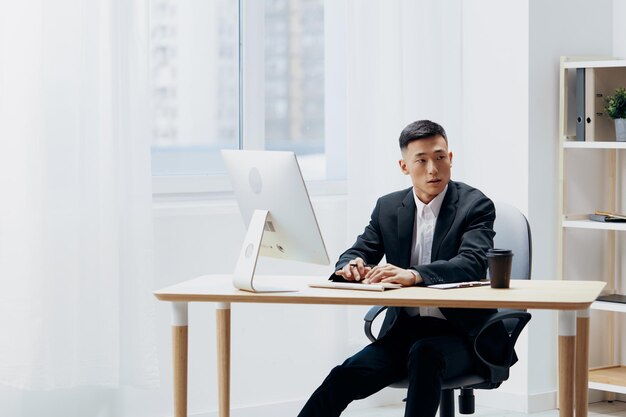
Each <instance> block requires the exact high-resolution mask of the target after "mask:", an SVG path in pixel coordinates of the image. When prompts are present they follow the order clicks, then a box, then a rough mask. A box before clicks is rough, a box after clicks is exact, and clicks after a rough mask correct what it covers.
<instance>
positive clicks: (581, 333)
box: [574, 309, 589, 417]
mask: <svg viewBox="0 0 626 417" xmlns="http://www.w3.org/2000/svg"><path fill="white" fill-rule="evenodd" d="M575 378H576V382H575V384H574V386H575V390H576V417H587V412H588V409H589V309H586V310H579V311H578V313H577V317H576V376H575Z"/></svg>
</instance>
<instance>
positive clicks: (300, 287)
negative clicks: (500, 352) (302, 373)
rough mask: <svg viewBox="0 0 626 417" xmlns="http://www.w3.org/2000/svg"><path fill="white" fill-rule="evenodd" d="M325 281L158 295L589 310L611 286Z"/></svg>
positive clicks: (199, 282) (215, 285)
mask: <svg viewBox="0 0 626 417" xmlns="http://www.w3.org/2000/svg"><path fill="white" fill-rule="evenodd" d="M323 280H324V277H319V276H318V277H311V276H308V277H307V276H295V277H292V276H283V277H278V276H271V277H270V276H258V277H255V282H259V283H263V284H268V285H279V286H282V287H288V288H294V289H297V291H296V292H275V293H251V292H247V291H241V290H238V289H236V288H235V287H234V286H233V284H232V280H231V277H230V276H227V275H204V276H201V277H198V278H195V279H192V280H189V281H185V282H181V283H178V284H175V285H172V286H169V287H166V288H163V289H160V290H158V291H155V292H154V295H155V296H156V297H157V298H158V299H159V300H161V301H178V302H233V303H276V304H339V305H386V306H398V307H400V306H408V307H417V306H423V307H426V306H436V307H461V308H520V309H525V308H534V309H548V310H583V309H586V308H589V306H590V305H591V303H592V302H594V301H595V299H596V297H597V296H598V295H599V294H600V291H602V289H603V288H604V286H605V285H606V284H605V283H604V282H601V281H567V280H556V281H548V280H512V281H511V288H509V289H493V288H490V287H488V286H483V287H472V288H454V289H446V290H440V289H433V288H425V287H409V288H401V289H396V290H386V291H380V292H378V291H362V290H340V289H329V288H311V287H308V285H307V284H308V283H310V282H314V281H323Z"/></svg>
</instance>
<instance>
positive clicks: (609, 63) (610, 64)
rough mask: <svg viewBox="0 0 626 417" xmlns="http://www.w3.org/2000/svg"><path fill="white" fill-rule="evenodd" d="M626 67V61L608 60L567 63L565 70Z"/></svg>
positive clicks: (564, 64) (565, 63)
mask: <svg viewBox="0 0 626 417" xmlns="http://www.w3.org/2000/svg"><path fill="white" fill-rule="evenodd" d="M614 67H626V60H623V59H607V60H597V61H566V62H564V63H563V68H566V69H572V68H614Z"/></svg>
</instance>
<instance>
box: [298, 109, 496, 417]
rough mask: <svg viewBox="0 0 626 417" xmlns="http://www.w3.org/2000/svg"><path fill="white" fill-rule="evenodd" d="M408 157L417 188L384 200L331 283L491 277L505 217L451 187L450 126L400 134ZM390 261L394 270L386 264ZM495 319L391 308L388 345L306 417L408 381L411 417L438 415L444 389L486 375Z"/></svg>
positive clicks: (318, 394) (327, 391) (474, 313)
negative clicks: (481, 344)
mask: <svg viewBox="0 0 626 417" xmlns="http://www.w3.org/2000/svg"><path fill="white" fill-rule="evenodd" d="M400 150H401V155H402V159H400V160H399V165H400V170H401V171H402V173H404V174H405V175H409V176H410V177H411V182H412V184H413V186H412V187H411V188H409V189H407V190H403V191H398V192H395V193H391V194H388V195H386V196H383V197H381V198H380V199H379V200H378V202H377V203H376V207H375V208H374V211H373V212H372V216H371V220H370V223H369V225H368V226H367V227H366V228H365V231H364V232H363V234H361V235H360V236H359V237H358V238H357V240H356V242H355V243H354V245H353V246H352V247H351V248H350V249H348V250H347V251H346V252H344V253H343V254H342V255H341V256H340V258H339V261H338V262H337V264H336V268H335V270H336V272H335V274H334V275H333V276H332V277H331V279H333V280H342V279H343V280H347V281H363V282H364V283H376V282H392V283H399V284H402V286H412V285H431V284H439V283H448V282H462V281H474V280H478V279H481V278H485V276H486V269H487V259H486V252H487V250H488V249H490V248H492V247H493V236H494V235H495V232H494V231H493V222H494V219H495V208H494V205H493V203H492V202H491V200H489V199H488V198H487V197H486V196H485V195H484V194H483V193H481V192H480V191H479V190H477V189H475V188H472V187H470V186H468V185H466V184H463V183H460V182H455V181H451V180H450V171H451V166H452V152H450V151H449V150H448V140H447V136H446V132H445V131H444V129H443V127H441V126H440V125H438V124H437V123H434V122H431V121H429V120H420V121H417V122H414V123H411V124H410V125H408V126H407V127H406V128H405V129H404V130H403V131H402V133H401V134H400ZM383 256H385V257H386V261H387V263H386V265H377V264H378V263H379V262H380V261H381V259H382V257H383ZM374 265H376V266H374ZM494 312H495V311H494V310H488V309H451V308H442V309H439V308H412V309H409V308H389V309H388V310H387V315H386V317H385V320H384V322H383V326H382V328H381V331H380V335H379V339H378V340H377V341H376V342H374V343H372V344H370V345H368V346H367V347H365V348H364V349H363V350H361V351H360V352H358V353H357V354H355V355H354V356H352V357H351V358H348V359H347V360H346V361H345V362H344V363H343V364H342V365H340V366H337V367H335V368H334V369H333V370H332V371H331V372H330V374H329V375H328V377H327V378H326V379H325V380H324V382H323V383H322V385H321V386H320V387H319V388H318V389H317V390H316V391H315V392H314V393H313V395H312V396H311V398H310V399H309V401H308V402H307V403H306V404H305V406H304V408H303V409H302V411H301V412H300V414H299V416H300V417H313V416H315V417H333V416H339V415H340V414H341V412H342V411H343V410H344V409H345V408H346V407H347V406H348V404H349V403H350V402H351V401H353V400H355V399H361V398H365V397H367V396H369V395H371V394H373V393H375V392H377V391H379V390H381V389H382V388H384V387H386V386H388V385H390V384H392V383H394V382H397V381H400V380H403V379H405V378H407V377H408V379H409V388H408V393H407V402H406V409H405V417H417V416H428V417H432V416H435V415H436V412H437V409H438V407H439V401H440V390H441V382H442V380H443V379H446V378H450V377H454V376H455V375H460V374H464V373H467V372H468V371H471V370H473V369H474V368H475V367H476V366H477V365H476V363H477V362H476V358H475V357H474V354H473V353H472V352H473V350H472V348H471V344H470V338H469V335H470V334H471V333H472V331H473V330H475V329H476V328H477V327H479V326H480V325H481V324H482V323H483V322H484V321H485V320H486V317H488V316H489V315H491V314H493V313H494ZM491 333H492V334H491V335H490V337H491V338H492V339H491V340H493V346H498V343H500V341H501V340H504V337H506V334H505V333H504V328H498V329H496V330H494V331H493V332H491ZM488 348H489V346H488V347H487V349H488ZM490 353H491V352H487V355H489V354H490ZM481 354H482V352H481Z"/></svg>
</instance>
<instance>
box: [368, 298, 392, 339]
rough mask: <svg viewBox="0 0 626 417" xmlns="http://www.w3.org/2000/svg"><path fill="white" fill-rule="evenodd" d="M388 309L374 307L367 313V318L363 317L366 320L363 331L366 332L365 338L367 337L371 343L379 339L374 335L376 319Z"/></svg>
mask: <svg viewBox="0 0 626 417" xmlns="http://www.w3.org/2000/svg"><path fill="white" fill-rule="evenodd" d="M386 309H387V307H386V306H373V307H372V308H370V309H369V310H368V311H367V313H366V314H365V317H363V320H365V324H364V327H363V330H364V331H365V336H367V338H368V339H369V340H370V341H371V342H375V341H376V339H377V337H376V336H374V334H373V333H372V323H373V322H374V320H376V317H378V315H379V314H380V313H382V312H383V311H385V310H386Z"/></svg>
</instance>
